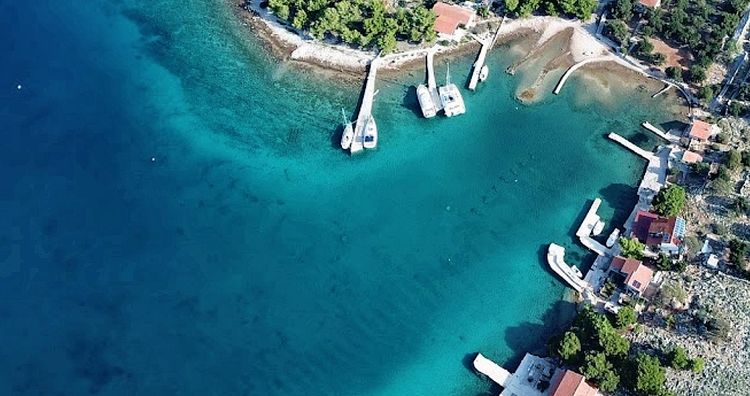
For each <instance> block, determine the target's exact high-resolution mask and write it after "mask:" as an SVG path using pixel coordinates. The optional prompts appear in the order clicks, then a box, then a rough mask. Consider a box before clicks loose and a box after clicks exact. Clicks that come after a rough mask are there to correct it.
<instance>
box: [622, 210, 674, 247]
mask: <svg viewBox="0 0 750 396" xmlns="http://www.w3.org/2000/svg"><path fill="white" fill-rule="evenodd" d="M685 224H686V223H685V219H683V218H682V217H661V216H659V215H657V214H656V213H651V212H646V211H643V210H639V211H638V212H637V213H636V214H635V220H634V221H633V230H632V233H631V235H632V236H634V237H636V239H638V240H639V241H641V243H643V244H645V245H646V246H647V247H648V248H650V249H651V250H653V251H655V252H657V253H666V254H677V253H679V252H680V245H681V244H682V239H683V238H684V237H685Z"/></svg>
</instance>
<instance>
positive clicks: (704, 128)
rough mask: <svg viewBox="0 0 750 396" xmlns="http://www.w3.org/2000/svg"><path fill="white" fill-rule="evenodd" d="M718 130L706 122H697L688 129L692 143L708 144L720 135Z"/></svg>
mask: <svg viewBox="0 0 750 396" xmlns="http://www.w3.org/2000/svg"><path fill="white" fill-rule="evenodd" d="M718 132H719V131H718V128H717V127H716V126H715V125H712V124H709V123H707V122H705V121H701V120H695V121H693V123H692V124H690V126H689V127H688V131H687V133H688V137H689V138H690V141H691V142H696V143H706V142H708V139H710V138H711V137H712V136H714V135H716V134H718Z"/></svg>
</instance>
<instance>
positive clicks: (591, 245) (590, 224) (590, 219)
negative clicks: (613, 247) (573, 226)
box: [576, 198, 609, 256]
mask: <svg viewBox="0 0 750 396" xmlns="http://www.w3.org/2000/svg"><path fill="white" fill-rule="evenodd" d="M601 204H602V200H601V199H599V198H596V199H594V203H592V204H591V207H590V208H589V211H588V212H587V213H586V217H584V218H583V222H581V225H580V226H579V227H578V230H577V231H576V236H577V237H578V239H580V241H581V244H583V246H586V247H587V248H588V249H590V250H592V251H593V252H594V253H596V254H598V255H600V256H604V255H606V254H607V253H609V249H607V247H606V246H604V245H602V244H601V243H599V242H597V241H596V240H594V238H591V233H592V231H593V230H594V226H595V225H596V223H597V222H599V220H601V218H600V217H599V215H597V214H596V211H598V210H599V206H601Z"/></svg>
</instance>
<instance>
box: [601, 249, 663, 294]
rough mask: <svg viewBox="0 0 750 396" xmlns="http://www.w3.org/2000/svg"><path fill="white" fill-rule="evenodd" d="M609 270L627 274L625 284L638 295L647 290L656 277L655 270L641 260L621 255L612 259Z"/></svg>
mask: <svg viewBox="0 0 750 396" xmlns="http://www.w3.org/2000/svg"><path fill="white" fill-rule="evenodd" d="M609 270H610V271H615V272H618V273H620V274H622V275H625V281H624V282H623V284H624V285H625V286H626V287H627V288H628V289H630V290H631V291H633V292H635V293H636V294H638V295H641V294H642V293H643V292H645V291H646V288H648V285H649V284H650V283H651V279H653V277H654V271H653V270H652V269H651V268H648V267H646V266H645V265H643V263H642V262H641V261H640V260H636V259H633V258H625V257H621V256H617V257H615V258H613V259H612V262H611V263H610V264H609Z"/></svg>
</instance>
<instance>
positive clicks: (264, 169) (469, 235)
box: [0, 0, 674, 396]
mask: <svg viewBox="0 0 750 396" xmlns="http://www.w3.org/2000/svg"><path fill="white" fill-rule="evenodd" d="M231 3H232V2H231V1H227V0H89V1H52V0H36V1H17V0H1V1H0V26H1V27H0V33H1V35H2V37H3V39H2V40H0V53H2V61H1V62H0V125H1V128H0V131H1V132H2V137H3V143H2V145H0V180H2V187H1V188H0V285H1V286H0V340H2V341H3V345H2V348H0V394H3V395H88V394H98V395H135V394H138V395H267V396H274V395H373V396H396V395H451V396H452V395H456V396H459V395H460V396H464V395H466V396H469V395H484V394H490V393H491V392H494V391H496V389H493V388H492V386H491V385H490V384H489V383H488V382H487V381H486V380H483V379H481V378H479V377H477V376H476V375H475V374H474V373H473V372H472V371H471V370H470V368H469V367H470V361H471V358H472V357H473V354H474V353H476V352H478V351H481V352H482V353H484V354H485V355H487V356H489V357H491V358H492V359H494V360H496V361H497V362H500V363H503V364H508V365H510V366H511V368H512V367H513V365H514V364H515V363H516V362H518V360H519V358H520V357H521V356H522V355H523V353H525V352H526V351H537V352H543V351H544V344H545V340H546V338H547V337H548V336H549V335H550V334H552V333H554V332H555V331H558V330H559V329H560V328H562V327H564V326H565V325H566V323H567V322H568V321H569V320H570V319H571V317H572V314H573V308H572V305H571V304H570V303H567V302H564V300H563V297H564V294H565V290H566V289H565V287H564V286H563V284H562V283H561V281H560V280H559V279H557V278H556V277H555V276H554V275H553V274H551V273H550V271H548V270H547V269H546V267H545V261H544V253H545V248H546V245H547V244H548V243H550V242H557V243H560V244H563V245H565V246H566V247H568V255H567V260H568V261H569V262H571V263H577V264H579V265H580V266H582V267H584V268H585V267H586V266H587V265H589V264H590V262H591V260H592V257H591V256H590V255H589V254H587V253H586V252H585V251H584V250H583V249H582V248H581V247H579V246H578V245H577V244H576V243H575V241H574V239H573V238H572V235H573V230H574V229H575V227H576V222H577V221H579V220H580V218H581V216H582V214H583V213H584V212H585V210H586V209H587V208H588V205H589V204H590V202H591V200H592V199H593V198H595V197H597V196H598V197H602V198H603V199H604V205H603V207H602V210H601V212H600V213H601V214H602V215H603V217H604V218H605V219H606V220H612V224H611V225H610V227H611V226H614V225H619V224H621V223H622V222H623V221H624V219H625V218H626V217H627V214H628V212H629V210H630V208H631V207H632V205H633V203H634V202H635V199H636V197H635V190H634V188H633V187H634V186H635V185H636V184H637V182H638V180H639V178H640V175H641V173H642V171H643V168H644V165H645V164H644V163H643V162H642V161H641V160H639V159H638V158H637V157H636V156H634V155H632V154H630V153H628V152H626V151H625V150H623V149H621V148H620V147H618V146H617V145H616V144H614V143H612V142H610V141H608V140H607V139H605V138H604V135H605V134H606V133H608V132H610V131H617V132H620V133H622V134H624V135H627V136H630V137H633V138H636V139H638V142H639V143H640V144H643V145H646V146H648V145H653V144H655V143H656V142H655V141H654V140H652V138H650V137H648V136H646V135H644V134H643V133H642V132H641V131H640V130H639V124H640V122H642V121H645V120H647V119H648V120H651V122H664V121H670V120H671V119H672V118H674V116H672V115H670V114H668V113H667V112H665V109H667V108H668V107H669V105H670V103H671V102H669V101H670V99H669V97H668V96H663V97H659V98H657V99H651V98H650V93H652V92H650V91H648V90H645V89H642V88H638V87H636V86H632V87H631V88H628V89H623V90H620V91H618V92H613V93H612V95H610V96H609V97H608V98H609V100H607V101H605V102H601V101H599V100H595V97H596V95H594V93H593V91H592V90H594V89H596V86H597V85H596V84H593V83H592V82H591V81H589V80H585V79H579V78H573V79H571V80H570V81H569V84H568V85H567V86H566V88H565V89H564V90H563V92H562V94H561V95H559V96H551V95H547V96H546V97H544V98H543V99H542V100H541V101H540V102H539V103H536V104H534V105H530V106H524V105H521V104H520V103H518V102H517V101H516V100H515V99H514V93H515V92H516V89H517V85H518V83H519V81H520V80H521V79H522V78H521V77H519V76H518V75H517V76H509V75H506V74H504V73H502V70H504V69H505V67H506V66H507V65H508V64H510V62H512V60H513V59H515V58H517V57H518V56H519V55H520V53H519V51H518V49H517V48H516V49H514V48H513V47H508V46H504V47H501V48H499V49H497V50H495V51H493V53H492V55H491V57H490V61H489V62H490V68H491V74H490V77H489V79H488V81H487V82H486V83H484V84H483V85H482V86H480V88H479V90H478V91H477V92H474V93H470V92H468V91H466V90H464V97H465V100H466V104H467V108H468V114H467V115H464V116H461V117H456V118H451V119H446V118H442V117H438V118H435V119H431V120H425V119H422V118H420V117H419V116H418V107H417V103H416V98H415V95H414V94H415V93H414V88H413V86H414V85H415V84H417V83H419V82H420V81H422V79H423V78H424V76H423V73H422V72H421V71H415V72H411V73H405V74H402V75H393V74H390V75H382V78H381V79H379V80H378V89H379V90H380V92H379V94H378V95H377V97H376V102H375V110H374V111H375V117H376V119H377V121H378V125H379V130H380V142H379V147H378V149H377V150H375V151H370V152H366V153H364V154H363V155H358V156H355V157H353V158H352V157H350V156H348V155H346V154H344V153H343V152H341V151H340V149H338V148H337V147H336V146H337V142H336V140H337V138H338V134H339V133H340V123H341V119H342V115H341V109H342V108H343V109H345V111H346V112H347V115H349V116H351V115H352V113H353V112H354V110H355V108H356V105H357V101H358V97H359V92H360V89H361V82H359V81H348V80H342V79H338V78H330V77H326V76H322V75H318V74H314V73H311V72H310V71H309V70H305V69H300V68H298V67H296V66H293V65H289V64H286V63H284V62H280V61H278V60H276V59H273V58H271V57H270V56H269V55H268V54H267V53H266V51H265V50H264V49H263V47H262V45H261V44H260V41H259V40H257V38H256V37H255V36H254V35H253V33H252V32H250V29H249V28H248V27H247V26H243V25H242V23H241V22H240V21H239V20H238V19H237V18H235V16H234V14H233V13H232V11H231V7H230V6H231ZM471 62H472V58H471V57H464V58H459V59H456V60H454V61H453V63H452V64H451V71H452V73H453V78H454V80H455V81H457V82H458V83H459V84H460V85H463V82H464V79H465V78H466V76H468V71H469V65H470V63H471ZM438 63H439V66H440V69H439V73H440V74H439V76H440V78H441V79H442V73H443V71H444V68H445V65H444V64H443V62H442V61H440V62H438ZM592 87H593V88H592Z"/></svg>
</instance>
